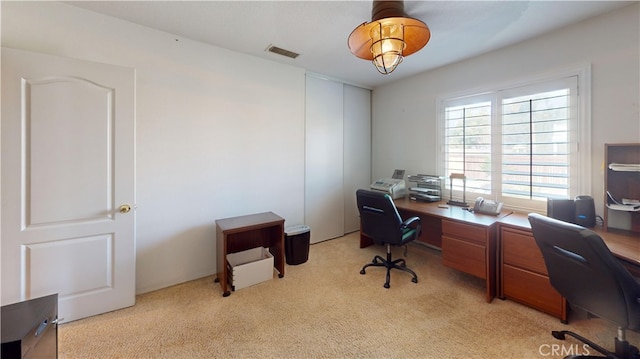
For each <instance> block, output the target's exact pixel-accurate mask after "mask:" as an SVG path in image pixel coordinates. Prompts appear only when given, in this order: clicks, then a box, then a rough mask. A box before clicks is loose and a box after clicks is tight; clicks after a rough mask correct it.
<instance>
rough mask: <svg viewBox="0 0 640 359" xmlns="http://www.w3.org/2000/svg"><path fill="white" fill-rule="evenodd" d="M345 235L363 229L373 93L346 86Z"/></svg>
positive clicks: (369, 166)
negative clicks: (361, 203) (359, 197)
mask: <svg viewBox="0 0 640 359" xmlns="http://www.w3.org/2000/svg"><path fill="white" fill-rule="evenodd" d="M343 128H344V155H343V158H344V232H345V233H350V232H355V231H357V230H360V215H359V213H358V206H357V205H356V190H358V189H359V188H365V189H366V188H369V185H370V184H371V182H372V181H371V91H370V90H366V89H363V88H359V87H355V86H350V85H344V119H343Z"/></svg>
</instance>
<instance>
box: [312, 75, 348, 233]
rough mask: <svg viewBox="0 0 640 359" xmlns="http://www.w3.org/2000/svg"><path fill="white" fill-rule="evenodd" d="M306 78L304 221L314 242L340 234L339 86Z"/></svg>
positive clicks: (340, 85)
mask: <svg viewBox="0 0 640 359" xmlns="http://www.w3.org/2000/svg"><path fill="white" fill-rule="evenodd" d="M306 79H307V83H306V110H305V111H306V114H305V116H306V126H305V205H304V207H305V222H306V223H305V224H307V225H308V226H309V227H310V228H311V243H317V242H320V241H324V240H327V239H332V238H336V237H340V236H342V235H343V234H344V190H343V85H342V84H341V83H337V82H333V81H328V80H322V79H319V78H315V77H312V76H307V78H306Z"/></svg>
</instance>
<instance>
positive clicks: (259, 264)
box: [227, 247, 273, 290]
mask: <svg viewBox="0 0 640 359" xmlns="http://www.w3.org/2000/svg"><path fill="white" fill-rule="evenodd" d="M227 262H228V263H229V271H228V272H229V282H231V287H232V288H233V290H236V289H242V288H246V287H248V286H251V285H254V284H258V283H260V282H264V281H267V280H269V279H273V255H271V253H270V252H269V249H267V248H264V247H257V248H252V249H249V250H246V251H242V252H236V253H230V254H227Z"/></svg>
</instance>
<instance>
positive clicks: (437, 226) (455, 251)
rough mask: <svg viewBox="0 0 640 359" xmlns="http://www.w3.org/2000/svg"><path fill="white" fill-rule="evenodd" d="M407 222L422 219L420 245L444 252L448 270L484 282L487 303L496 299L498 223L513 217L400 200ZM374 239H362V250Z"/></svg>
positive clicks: (400, 208)
mask: <svg viewBox="0 0 640 359" xmlns="http://www.w3.org/2000/svg"><path fill="white" fill-rule="evenodd" d="M394 202H395V204H396V207H397V208H398V212H400V215H401V216H402V217H403V218H408V217H412V216H418V217H420V222H421V223H422V235H421V236H420V238H418V241H420V242H423V243H426V244H429V245H431V246H435V247H438V248H442V263H443V264H444V265H446V266H448V267H451V268H455V269H457V270H460V271H463V272H465V273H469V274H471V275H473V276H476V277H478V278H481V279H484V280H485V283H486V300H487V302H491V300H493V298H494V297H495V296H496V291H497V276H496V263H497V261H496V253H497V247H496V237H497V236H496V228H497V226H496V223H497V222H498V221H499V220H500V218H502V217H504V216H506V215H508V214H509V212H503V213H501V214H500V215H499V216H490V215H484V214H474V213H471V212H468V211H467V210H465V209H463V208H462V207H456V206H449V207H448V208H440V207H438V205H439V204H441V203H428V202H418V201H412V200H410V199H408V198H400V199H397V200H395V201H394ZM371 243H372V241H371V239H370V238H367V237H366V236H364V235H362V234H361V236H360V247H361V248H362V247H365V246H367V245H369V244H371Z"/></svg>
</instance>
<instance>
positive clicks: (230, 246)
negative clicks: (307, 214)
mask: <svg viewBox="0 0 640 359" xmlns="http://www.w3.org/2000/svg"><path fill="white" fill-rule="evenodd" d="M256 247H265V248H269V252H271V254H272V255H273V266H274V267H275V268H276V270H277V271H278V277H279V278H282V277H284V259H285V258H284V218H282V217H280V216H278V215H277V214H275V213H273V212H264V213H257V214H250V215H246V216H239V217H231V218H224V219H218V220H216V252H217V253H216V256H217V258H216V269H217V274H216V282H220V286H221V287H222V296H223V297H228V296H229V295H230V294H231V291H230V290H229V289H231V285H230V284H231V283H229V277H230V276H229V267H230V265H229V262H228V260H227V255H228V254H230V253H236V252H240V251H244V250H247V249H252V248H256Z"/></svg>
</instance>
